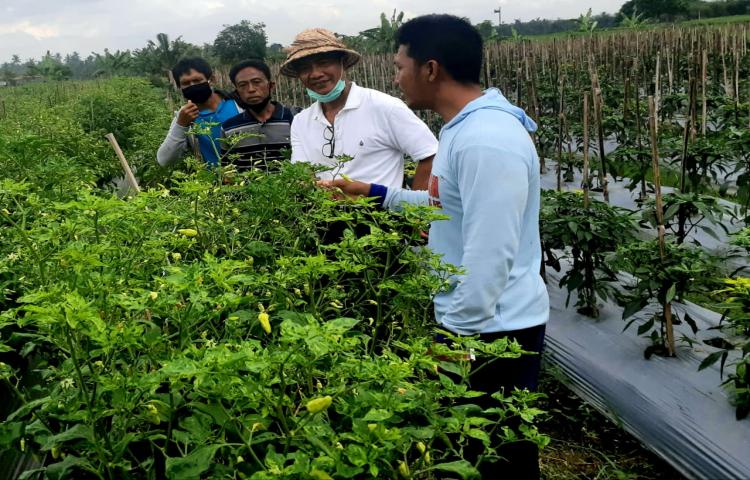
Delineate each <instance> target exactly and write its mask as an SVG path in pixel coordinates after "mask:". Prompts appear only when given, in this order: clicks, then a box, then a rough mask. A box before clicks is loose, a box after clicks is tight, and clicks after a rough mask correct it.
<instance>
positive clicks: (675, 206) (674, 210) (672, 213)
mask: <svg viewBox="0 0 750 480" xmlns="http://www.w3.org/2000/svg"><path fill="white" fill-rule="evenodd" d="M679 210H680V204H679V203H675V204H672V205H670V206H669V208H668V209H667V211H666V212H664V220H665V221H669V220H671V219H672V218H674V216H675V214H676V213H677V212H678V211H679Z"/></svg>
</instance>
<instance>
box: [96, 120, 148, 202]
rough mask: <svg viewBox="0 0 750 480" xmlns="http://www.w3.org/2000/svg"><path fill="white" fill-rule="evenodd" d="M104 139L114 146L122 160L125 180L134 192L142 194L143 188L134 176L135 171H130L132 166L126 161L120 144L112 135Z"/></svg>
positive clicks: (109, 134) (107, 135)
mask: <svg viewBox="0 0 750 480" xmlns="http://www.w3.org/2000/svg"><path fill="white" fill-rule="evenodd" d="M104 137H105V138H106V139H107V140H109V143H110V144H111V145H112V148H113V149H114V150H115V154H116V155H117V158H119V159H120V165H122V169H123V170H125V179H126V180H127V181H128V183H129V184H130V186H131V187H132V188H133V190H135V192H136V193H140V191H141V188H140V187H139V186H138V180H136V179H135V175H133V171H132V170H131V169H130V164H129V163H128V161H127V160H126V159H125V155H124V154H123V153H122V149H121V148H120V144H118V143H117V139H116V138H115V136H114V135H112V134H111V133H108V134H106V135H105V136H104Z"/></svg>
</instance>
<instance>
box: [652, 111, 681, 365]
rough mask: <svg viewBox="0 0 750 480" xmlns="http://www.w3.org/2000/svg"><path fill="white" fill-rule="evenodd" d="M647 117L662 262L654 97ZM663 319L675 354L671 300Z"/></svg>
mask: <svg viewBox="0 0 750 480" xmlns="http://www.w3.org/2000/svg"><path fill="white" fill-rule="evenodd" d="M648 119H649V130H650V133H651V162H652V166H653V169H654V193H655V195H656V221H657V224H658V232H659V254H660V256H661V259H662V262H663V261H664V260H665V259H666V255H667V254H666V245H665V242H666V229H665V228H664V205H663V203H662V195H661V176H660V170H659V149H658V146H657V144H656V106H655V104H654V97H652V96H649V97H648ZM664 320H665V323H666V331H667V350H668V351H669V356H670V357H674V356H675V345H674V327H673V325H672V304H671V302H665V303H664Z"/></svg>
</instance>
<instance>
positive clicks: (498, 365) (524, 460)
mask: <svg viewBox="0 0 750 480" xmlns="http://www.w3.org/2000/svg"><path fill="white" fill-rule="evenodd" d="M544 332H545V325H540V326H538V327H531V328H526V329H523V330H514V331H509V332H498V333H487V334H481V335H479V338H480V339H481V340H482V341H484V342H486V343H491V342H493V341H495V340H498V339H501V338H509V339H515V340H516V341H517V342H518V343H519V344H520V345H521V347H522V348H523V350H525V351H528V352H535V353H537V355H522V356H521V357H519V358H500V359H497V360H493V361H491V362H489V360H490V359H488V358H486V357H485V358H483V357H481V356H479V355H477V358H476V360H475V361H473V362H472V366H471V368H472V370H478V371H477V372H476V373H474V374H471V373H470V375H469V386H470V387H471V389H472V390H476V391H479V392H486V393H487V395H483V396H482V397H479V398H475V399H471V400H470V402H471V403H474V404H476V405H478V406H480V407H482V408H484V409H487V408H492V407H496V406H498V405H497V400H494V399H493V398H492V397H490V395H491V394H493V393H495V392H497V391H500V390H502V391H504V392H506V394H510V392H512V391H513V389H514V388H519V389H521V390H523V389H528V390H530V391H535V390H536V389H537V385H538V382H539V370H540V366H541V353H542V350H543V348H544ZM480 366H481V367H482V368H481V370H479V367H480ZM504 425H506V426H508V427H510V428H511V429H513V430H515V431H517V428H518V426H519V425H520V420H519V419H511V420H510V421H509V422H507V423H506V424H504ZM501 426H502V425H501ZM501 426H500V427H501ZM498 430H499V428H497V429H495V431H498ZM492 440H493V443H494V444H499V443H500V441H499V438H497V436H496V437H495V438H493V439H492ZM467 447H468V448H465V449H464V458H465V459H466V460H468V461H469V462H471V463H472V464H475V463H476V461H477V459H478V458H479V456H480V455H481V454H482V452H483V451H484V446H483V445H482V443H481V442H480V441H478V440H477V441H474V440H472V441H471V442H470V443H469V445H468V446H467ZM497 454H498V456H500V457H502V459H500V460H498V461H496V462H491V461H490V460H489V459H488V460H487V461H483V462H482V463H480V465H479V471H480V473H481V475H482V478H483V479H509V480H534V479H538V478H539V449H538V447H537V446H536V444H535V443H533V442H529V441H520V442H514V443H508V444H505V445H502V446H500V447H498V448H497Z"/></svg>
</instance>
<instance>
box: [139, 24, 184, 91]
mask: <svg viewBox="0 0 750 480" xmlns="http://www.w3.org/2000/svg"><path fill="white" fill-rule="evenodd" d="M197 52H198V49H197V47H195V46H193V45H191V44H189V43H187V42H185V41H183V40H182V37H181V36H180V37H177V39H175V40H173V41H170V40H169V35H167V34H166V33H159V34H157V35H156V41H155V42H154V41H153V40H149V41H148V43H147V44H146V47H145V48H142V49H140V50H136V51H135V55H134V57H135V61H136V63H138V64H139V67H140V68H141V70H143V71H147V72H150V73H154V74H156V73H158V74H163V75H166V76H167V78H169V81H170V82H171V83H174V79H173V78H172V67H173V66H174V65H175V64H176V63H177V62H178V61H179V59H180V57H183V56H185V55H187V54H193V53H197Z"/></svg>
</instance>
